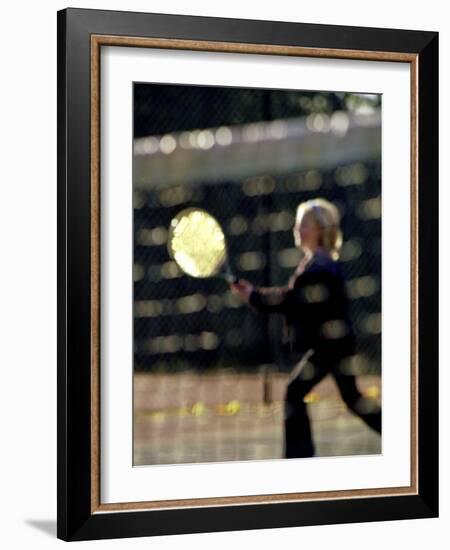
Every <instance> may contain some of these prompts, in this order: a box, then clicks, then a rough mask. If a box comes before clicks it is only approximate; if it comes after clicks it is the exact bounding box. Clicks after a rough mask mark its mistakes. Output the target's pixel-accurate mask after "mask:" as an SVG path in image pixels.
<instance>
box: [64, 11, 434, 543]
mask: <svg viewBox="0 0 450 550" xmlns="http://www.w3.org/2000/svg"><path fill="white" fill-rule="evenodd" d="M437 157H438V34H437V33H435V32H427V31H411V30H394V29H379V28H359V27H343V26H328V25H319V24H314V25H313V24H300V23H287V22H285V23H280V22H272V21H256V20H241V19H220V18H208V17H191V16H172V15H161V14H148V13H131V12H112V11H100V10H85V9H66V10H63V11H61V12H58V537H59V538H61V539H64V540H68V541H69V540H70V541H72V540H88V539H100V538H119V537H134V536H136V537H137V536H152V535H164V534H182V533H195V532H212V531H229V530H240V529H268V528H277V527H289V526H302V525H320V524H330V523H353V522H366V521H383V520H395V519H411V518H428V517H436V516H437V515H438V356H437V355H438V344H437V338H438V336H437V335H438V330H437V325H438V290H437V288H438V285H437V278H438V269H437V264H438V252H437V250H438V248H437V245H438V238H437V234H438V233H437V227H438V175H437V174H438V172H437V166H438V162H437V160H438V159H437Z"/></svg>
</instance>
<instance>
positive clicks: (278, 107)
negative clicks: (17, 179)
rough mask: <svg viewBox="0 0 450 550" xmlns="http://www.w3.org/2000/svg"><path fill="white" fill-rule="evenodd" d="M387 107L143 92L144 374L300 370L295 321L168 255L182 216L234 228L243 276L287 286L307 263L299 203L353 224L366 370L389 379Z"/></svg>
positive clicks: (361, 369)
mask: <svg viewBox="0 0 450 550" xmlns="http://www.w3.org/2000/svg"><path fill="white" fill-rule="evenodd" d="M380 102H381V99H380V97H379V96H376V95H358V94H347V93H328V92H302V91H284V90H258V89H256V90H255V89H237V88H221V87H201V86H177V85H158V84H135V85H134V167H133V171H134V176H133V185H134V191H133V192H134V268H133V277H134V346H135V349H134V367H135V371H141V372H142V371H150V372H155V373H156V372H168V373H170V372H181V371H184V370H197V371H199V372H204V371H206V370H212V369H223V368H225V369H231V370H235V371H239V372H245V371H249V372H255V371H257V370H260V369H270V370H273V371H287V370H290V369H291V368H292V365H291V364H290V362H289V354H288V353H287V352H286V350H285V349H284V347H283V345H282V336H281V334H282V319H281V318H279V317H278V316H270V317H269V316H262V315H258V314H256V313H254V312H253V311H252V310H250V309H249V308H248V307H247V306H246V305H245V304H242V302H241V301H240V300H239V298H238V297H236V296H234V295H233V294H232V293H231V292H230V290H229V288H228V286H227V284H226V283H225V282H224V281H223V280H221V279H218V278H210V279H195V278H192V277H189V276H186V275H184V274H183V273H182V272H181V271H180V269H179V268H178V266H177V265H176V263H175V262H174V261H173V260H172V259H171V258H170V256H169V253H168V250H167V238H168V228H169V225H170V221H171V220H172V218H173V217H174V216H175V215H176V214H177V213H178V212H179V211H180V210H182V209H184V208H187V207H199V208H203V209H205V210H207V211H208V212H210V213H211V214H212V215H213V216H214V217H216V219H217V220H218V221H219V223H220V224H221V226H222V228H223V230H224V232H225V235H226V238H227V245H228V251H229V259H230V265H231V267H232V269H233V270H234V272H235V273H236V274H237V275H238V276H240V277H242V278H245V279H248V280H250V281H251V282H252V283H254V284H255V285H262V286H272V285H277V286H278V285H284V284H286V283H287V280H288V279H289V276H290V275H291V274H292V272H293V270H294V269H295V267H296V266H297V264H298V261H299V252H298V251H297V250H296V249H295V247H294V243H293V236H292V226H293V223H294V218H295V211H296V207H297V205H298V204H299V203H300V202H302V201H304V200H308V199H311V198H315V197H319V196H320V197H324V198H327V199H329V200H331V201H332V202H334V203H335V204H336V205H337V206H338V208H339V210H340V212H341V215H342V229H343V233H344V246H343V250H342V255H341V261H342V266H343V270H344V274H345V276H346V280H347V285H348V293H349V297H350V300H351V311H350V313H351V317H352V320H353V323H354V327H355V331H356V335H357V350H358V353H357V361H356V362H355V369H357V370H358V372H356V374H362V373H367V372H370V373H376V374H379V373H380V372H381V116H380V109H381V105H380Z"/></svg>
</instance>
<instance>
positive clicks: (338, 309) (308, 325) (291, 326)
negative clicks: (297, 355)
mask: <svg viewBox="0 0 450 550" xmlns="http://www.w3.org/2000/svg"><path fill="white" fill-rule="evenodd" d="M249 303H250V305H251V306H252V307H253V308H255V309H256V310H257V311H261V312H264V313H281V314H283V315H284V317H285V321H286V323H285V327H286V336H287V339H288V341H289V342H290V344H291V349H292V350H293V351H298V352H306V351H307V350H308V349H313V350H314V351H315V352H316V355H324V356H326V357H331V358H333V359H341V358H343V357H346V356H348V355H352V354H354V353H355V334H354V331H353V328H352V325H351V321H350V317H349V314H348V297H347V292H346V287H345V281H344V277H343V275H342V271H341V267H340V264H339V262H337V261H335V260H333V259H332V258H331V257H330V256H329V255H328V254H327V253H326V252H324V251H322V250H318V251H316V253H315V254H314V255H313V256H312V258H311V259H309V260H303V261H302V262H301V263H300V265H299V267H298V268H297V270H296V271H295V273H294V275H293V276H292V277H291V279H290V280H289V284H288V285H287V286H286V287H281V288H279V287H270V288H255V290H253V291H252V293H251V294H250V297H249Z"/></svg>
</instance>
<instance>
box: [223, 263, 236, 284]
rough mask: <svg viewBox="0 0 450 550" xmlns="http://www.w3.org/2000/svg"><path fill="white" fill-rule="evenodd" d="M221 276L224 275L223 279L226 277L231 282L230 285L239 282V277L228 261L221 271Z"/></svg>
mask: <svg viewBox="0 0 450 550" xmlns="http://www.w3.org/2000/svg"><path fill="white" fill-rule="evenodd" d="M219 276H220V277H222V279H225V281H226V282H227V283H229V284H230V285H231V284H233V283H237V282H238V278H237V277H236V275H235V274H234V273H233V272H232V271H231V268H230V265H229V264H228V261H227V262H226V263H225V265H224V266H223V268H222V271H221V272H220V273H219Z"/></svg>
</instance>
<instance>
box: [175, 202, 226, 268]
mask: <svg viewBox="0 0 450 550" xmlns="http://www.w3.org/2000/svg"><path fill="white" fill-rule="evenodd" d="M167 248H168V251H169V254H170V256H171V257H172V258H173V259H174V260H175V262H176V263H177V264H178V266H179V267H180V269H181V270H182V271H183V272H184V273H186V274H187V275H190V276H191V277H197V278H202V279H203V278H206V277H212V276H214V275H217V274H219V273H220V272H221V270H222V269H223V267H224V266H225V264H226V261H227V250H226V241H225V235H224V233H223V231H222V228H221V226H220V224H219V222H218V221H217V220H216V219H215V218H214V216H212V215H211V214H210V213H209V212H207V211H206V210H203V209H201V208H186V209H184V210H181V211H180V212H178V214H177V215H176V216H175V217H174V218H173V219H172V221H171V222H170V227H169V238H168V241H167Z"/></svg>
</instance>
